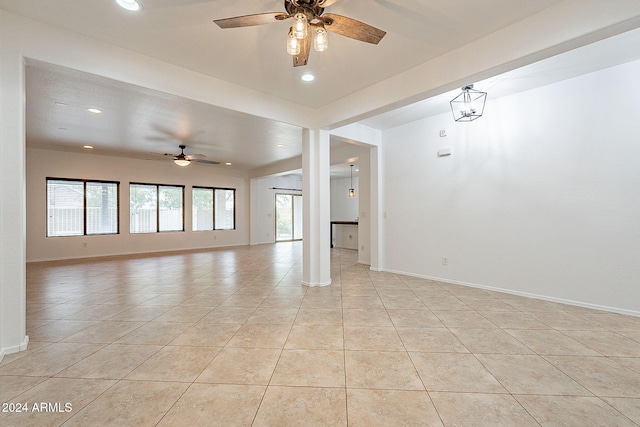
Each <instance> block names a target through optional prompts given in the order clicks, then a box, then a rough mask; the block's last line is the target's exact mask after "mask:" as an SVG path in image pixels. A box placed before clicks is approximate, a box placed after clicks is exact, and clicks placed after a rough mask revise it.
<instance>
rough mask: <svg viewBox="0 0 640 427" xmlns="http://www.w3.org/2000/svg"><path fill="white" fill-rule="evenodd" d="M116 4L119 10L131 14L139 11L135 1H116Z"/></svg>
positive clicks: (138, 5) (138, 4)
mask: <svg viewBox="0 0 640 427" xmlns="http://www.w3.org/2000/svg"><path fill="white" fill-rule="evenodd" d="M116 3H118V5H119V6H120V7H121V8H123V9H127V10H130V11H132V12H136V11H138V10H140V3H138V1H137V0H116Z"/></svg>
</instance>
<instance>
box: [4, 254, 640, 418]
mask: <svg viewBox="0 0 640 427" xmlns="http://www.w3.org/2000/svg"><path fill="white" fill-rule="evenodd" d="M355 255H356V254H355V253H354V252H353V251H348V250H337V249H334V250H333V251H332V275H333V278H334V279H333V284H332V285H331V286H330V287H326V288H305V287H302V286H300V280H301V259H300V256H301V245H300V243H279V244H276V245H262V246H255V247H241V248H233V249H220V250H214V251H204V252H190V253H182V254H163V255H156V256H148V257H132V258H128V259H125V258H118V259H114V258H112V259H102V260H93V261H75V262H58V263H43V264H33V265H29V266H28V267H27V280H28V285H27V324H28V334H29V336H30V338H31V343H30V344H29V348H28V350H27V351H25V352H22V353H18V354H13V355H8V356H6V357H5V358H4V360H2V362H1V363H0V402H3V403H7V405H5V406H4V407H3V408H2V409H4V410H14V411H15V410H16V407H15V405H14V406H12V407H10V406H8V404H9V403H12V404H27V412H26V413H25V412H22V413H19V412H0V425H2V426H58V425H64V426H155V425H158V426H196V425H203V426H213V425H221V426H236V425H237V426H250V425H252V426H314V425H318V426H333V425H338V426H340V425H349V426H367V427H371V426H401V425H403V426H411V425H419V426H442V425H446V426H454V425H455V426H492V427H495V426H519V427H521V426H530V425H531V426H538V425H544V426H547V425H559V426H587V425H588V426H633V425H638V424H640V318H634V317H628V316H621V315H617V314H611V313H606V312H600V311H595V310H588V309H583V308H579V307H572V306H565V305H560V304H554V303H549V302H544V301H538V300H532V299H527V298H522V297H517V296H513V295H507V294H501V293H496V292H487V291H483V290H479V289H474V288H468V287H462V286H456V285H449V284H444V283H437V282H433V281H429V280H424V279H416V278H411V277H405V276H398V275H394V274H389V273H376V272H372V271H369V270H368V269H367V268H366V267H365V266H362V265H358V264H356V263H355ZM42 402H44V403H49V404H51V405H49V406H45V407H42V406H40V404H41V403H42ZM67 403H68V404H70V407H65V404H67ZM34 404H37V405H38V406H36V409H42V410H41V411H36V410H34V406H33V405H34ZM56 404H57V406H56Z"/></svg>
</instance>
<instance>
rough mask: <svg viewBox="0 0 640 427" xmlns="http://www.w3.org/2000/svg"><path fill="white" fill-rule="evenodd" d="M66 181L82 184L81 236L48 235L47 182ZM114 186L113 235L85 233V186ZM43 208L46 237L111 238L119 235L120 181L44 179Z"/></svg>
mask: <svg viewBox="0 0 640 427" xmlns="http://www.w3.org/2000/svg"><path fill="white" fill-rule="evenodd" d="M50 181H66V182H76V183H82V234H69V235H64V236H59V235H49V182H50ZM89 183H91V184H94V183H95V184H115V186H116V231H115V232H114V233H87V184H89ZM45 207H46V211H47V222H46V227H45V229H46V230H45V234H46V237H47V238H48V237H79V236H82V237H85V236H113V235H118V234H120V181H109V180H103V179H77V178H56V177H46V178H45Z"/></svg>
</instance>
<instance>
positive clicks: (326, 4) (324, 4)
mask: <svg viewBox="0 0 640 427" xmlns="http://www.w3.org/2000/svg"><path fill="white" fill-rule="evenodd" d="M337 1H338V0H324V1H323V0H320V1H319V2H318V6H320V7H323V8H324V7H329V6H331V5H332V4H334V3H335V2H337Z"/></svg>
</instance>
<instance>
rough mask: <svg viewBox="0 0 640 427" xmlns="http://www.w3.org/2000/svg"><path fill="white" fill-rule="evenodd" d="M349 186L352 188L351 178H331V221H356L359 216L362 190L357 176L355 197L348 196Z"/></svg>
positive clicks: (354, 184)
mask: <svg viewBox="0 0 640 427" xmlns="http://www.w3.org/2000/svg"><path fill="white" fill-rule="evenodd" d="M354 167H355V166H354ZM349 188H351V179H350V178H335V179H332V180H331V221H355V220H356V218H357V217H358V202H359V201H360V190H359V187H358V177H357V176H354V177H353V188H354V189H355V190H356V196H355V197H353V198H349V197H348V193H349Z"/></svg>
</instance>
